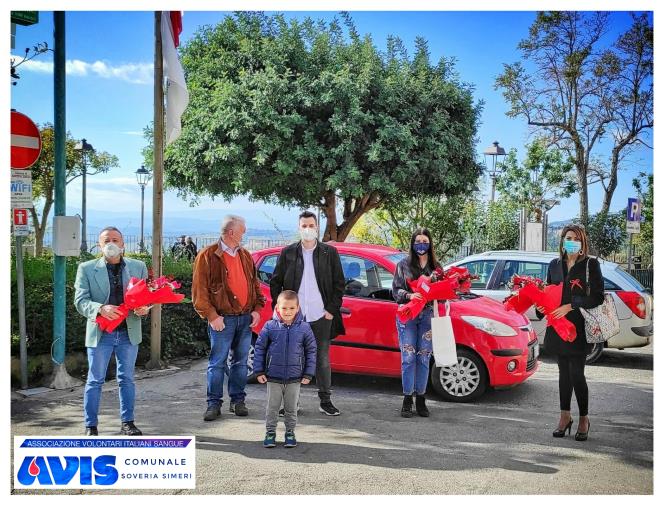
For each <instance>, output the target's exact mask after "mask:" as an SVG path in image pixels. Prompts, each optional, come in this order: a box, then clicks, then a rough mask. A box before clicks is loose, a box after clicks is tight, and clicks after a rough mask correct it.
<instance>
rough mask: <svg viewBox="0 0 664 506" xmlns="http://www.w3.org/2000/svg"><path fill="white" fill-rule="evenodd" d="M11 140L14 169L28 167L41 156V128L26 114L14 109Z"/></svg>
mask: <svg viewBox="0 0 664 506" xmlns="http://www.w3.org/2000/svg"><path fill="white" fill-rule="evenodd" d="M11 142H12V148H11V166H12V169H27V168H28V167H31V166H32V165H33V164H34V163H35V162H36V161H37V159H38V158H39V153H41V149H42V141H41V135H39V129H38V128H37V125H35V124H34V122H33V121H32V120H31V119H30V118H28V117H27V116H26V115H25V114H21V113H20V112H16V111H12V117H11Z"/></svg>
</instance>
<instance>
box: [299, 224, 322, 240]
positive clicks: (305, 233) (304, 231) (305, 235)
mask: <svg viewBox="0 0 664 506" xmlns="http://www.w3.org/2000/svg"><path fill="white" fill-rule="evenodd" d="M300 237H301V238H302V240H303V241H313V240H314V239H318V230H316V229H315V228H309V227H307V228H301V229H300Z"/></svg>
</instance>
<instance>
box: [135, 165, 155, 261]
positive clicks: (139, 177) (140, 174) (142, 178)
mask: <svg viewBox="0 0 664 506" xmlns="http://www.w3.org/2000/svg"><path fill="white" fill-rule="evenodd" d="M151 177H152V175H151V174H150V171H149V170H147V169H146V168H145V167H144V166H143V165H141V168H140V169H138V170H137V171H136V181H138V186H140V187H141V240H140V242H139V243H138V248H139V251H140V252H141V253H144V252H145V244H144V243H143V218H144V214H145V187H146V186H147V184H148V181H150V178H151Z"/></svg>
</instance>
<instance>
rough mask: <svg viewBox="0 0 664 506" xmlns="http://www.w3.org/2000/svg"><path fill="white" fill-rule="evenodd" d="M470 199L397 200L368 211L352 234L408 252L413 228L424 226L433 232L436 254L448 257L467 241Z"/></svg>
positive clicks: (424, 198) (358, 237) (422, 198)
mask: <svg viewBox="0 0 664 506" xmlns="http://www.w3.org/2000/svg"><path fill="white" fill-rule="evenodd" d="M470 198H472V197H470ZM468 201H469V197H467V196H465V195H456V196H454V197H443V196H436V197H422V196H419V197H416V198H414V199H411V198H404V199H394V200H392V201H390V202H389V203H387V204H386V205H385V206H383V207H381V208H380V209H376V210H374V211H371V212H370V213H367V214H365V215H364V216H363V217H362V219H361V220H360V221H359V222H358V223H357V225H356V226H355V227H354V228H353V231H352V236H353V237H354V238H355V239H357V240H360V241H361V242H369V243H377V244H385V245H387V246H393V247H395V248H399V249H402V250H404V251H408V248H410V238H411V235H412V233H413V231H414V230H415V229H416V228H418V227H424V228H427V229H428V230H429V231H430V232H431V236H432V237H431V238H432V240H433V244H434V248H435V252H436V255H437V256H438V258H439V259H442V260H444V259H445V258H447V257H449V256H452V255H454V254H455V253H456V252H457V251H458V249H459V246H461V244H462V243H463V240H464V233H463V232H464V231H463V228H462V217H463V215H464V210H465V206H466V205H467V202H468Z"/></svg>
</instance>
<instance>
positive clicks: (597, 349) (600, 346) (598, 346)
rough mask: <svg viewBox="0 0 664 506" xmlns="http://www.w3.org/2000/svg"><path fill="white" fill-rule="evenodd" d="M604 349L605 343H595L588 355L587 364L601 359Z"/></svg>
mask: <svg viewBox="0 0 664 506" xmlns="http://www.w3.org/2000/svg"><path fill="white" fill-rule="evenodd" d="M603 351H604V343H594V344H593V349H592V350H590V353H588V354H587V355H586V364H593V363H595V362H597V361H598V360H599V357H601V356H602V352H603Z"/></svg>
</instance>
